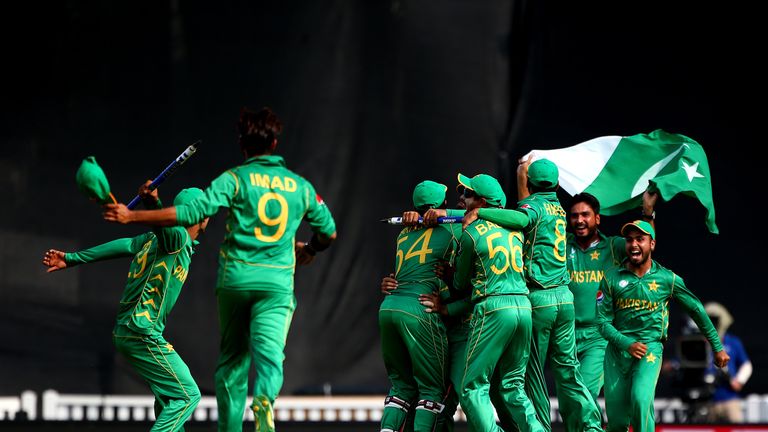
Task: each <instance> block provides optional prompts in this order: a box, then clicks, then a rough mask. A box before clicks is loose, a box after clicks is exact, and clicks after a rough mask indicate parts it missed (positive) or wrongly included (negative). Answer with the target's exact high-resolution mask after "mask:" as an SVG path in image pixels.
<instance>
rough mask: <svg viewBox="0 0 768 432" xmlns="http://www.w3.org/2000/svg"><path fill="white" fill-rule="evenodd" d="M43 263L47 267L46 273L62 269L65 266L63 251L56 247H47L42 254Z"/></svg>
mask: <svg viewBox="0 0 768 432" xmlns="http://www.w3.org/2000/svg"><path fill="white" fill-rule="evenodd" d="M43 265H44V266H46V267H48V270H46V272H47V273H50V272H55V271H58V270H64V269H65V268H67V261H66V260H65V259H64V252H62V251H60V250H56V249H48V250H47V251H45V255H43Z"/></svg>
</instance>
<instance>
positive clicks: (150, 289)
mask: <svg viewBox="0 0 768 432" xmlns="http://www.w3.org/2000/svg"><path fill="white" fill-rule="evenodd" d="M147 293H149V294H152V293H158V294H160V290H159V289H157V288H155V287H150V288H149V289H148V290H147Z"/></svg>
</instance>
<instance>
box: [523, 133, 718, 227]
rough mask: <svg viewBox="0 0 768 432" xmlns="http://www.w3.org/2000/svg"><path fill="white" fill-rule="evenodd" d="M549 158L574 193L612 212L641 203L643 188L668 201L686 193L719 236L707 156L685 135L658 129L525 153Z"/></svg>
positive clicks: (564, 182)
mask: <svg viewBox="0 0 768 432" xmlns="http://www.w3.org/2000/svg"><path fill="white" fill-rule="evenodd" d="M529 155H533V160H536V159H542V158H546V159H549V160H551V161H552V162H554V163H555V164H556V165H557V167H558V169H559V170H560V186H561V187H562V188H563V189H565V191H566V192H568V193H569V194H570V195H576V194H577V193H581V192H588V193H591V194H592V195H594V196H596V197H597V199H599V200H600V208H601V210H600V212H601V213H602V214H605V215H608V216H611V215H617V214H620V213H623V212H625V211H627V210H630V209H632V208H635V207H639V206H640V205H642V195H643V192H644V191H645V190H646V189H647V188H648V185H649V184H650V185H651V189H652V190H653V189H655V190H657V191H658V192H659V196H660V197H661V199H663V200H664V201H669V200H670V199H672V197H674V196H675V195H677V194H679V193H682V194H684V195H688V196H691V197H693V198H696V199H698V200H699V202H700V203H701V204H702V205H703V206H704V207H705V208H706V210H707V211H706V224H707V228H708V229H709V231H710V232H712V233H715V234H717V233H718V229H717V225H715V206H714V203H713V201H712V181H711V178H710V176H709V163H708V162H707V155H706V153H704V149H703V148H702V147H701V145H700V144H699V143H697V142H696V141H694V140H692V139H690V138H688V137H687V136H684V135H679V134H673V133H668V132H665V131H663V130H661V129H657V130H655V131H653V132H651V133H649V134H639V135H632V136H627V137H621V136H603V137H598V138H595V139H592V140H589V141H586V142H583V143H581V144H576V145H574V146H571V147H566V148H562V149H556V150H533V151H531V152H530V153H528V154H527V155H525V156H524V157H525V158H527V157H528V156H529Z"/></svg>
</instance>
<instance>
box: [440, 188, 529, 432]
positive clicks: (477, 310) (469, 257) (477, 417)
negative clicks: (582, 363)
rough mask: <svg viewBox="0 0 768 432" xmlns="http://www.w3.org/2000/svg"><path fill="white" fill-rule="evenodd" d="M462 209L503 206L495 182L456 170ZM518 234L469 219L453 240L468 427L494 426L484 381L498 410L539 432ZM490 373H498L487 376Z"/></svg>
mask: <svg viewBox="0 0 768 432" xmlns="http://www.w3.org/2000/svg"><path fill="white" fill-rule="evenodd" d="M459 179H460V182H461V184H462V185H465V187H466V190H465V192H464V196H465V199H466V204H467V210H472V209H474V208H480V207H496V208H503V207H504V205H505V203H506V196H505V194H504V191H503V190H502V188H501V185H499V182H498V181H497V180H496V179H495V178H493V177H491V176H489V175H486V174H479V175H476V176H475V177H472V178H469V177H466V176H464V175H461V174H460V175H459ZM522 248H523V237H522V233H520V232H516V231H510V230H507V229H505V228H502V227H500V226H498V225H496V224H494V223H492V222H486V221H475V222H473V223H471V224H470V225H468V226H467V228H466V229H465V230H464V232H463V234H462V236H461V238H460V240H459V252H458V256H457V258H456V268H455V274H454V275H453V280H452V285H453V287H454V288H455V289H467V290H469V291H470V292H471V300H472V302H473V303H474V309H473V312H472V322H471V323H470V328H471V333H470V335H469V340H468V341H467V351H466V365H465V372H464V378H463V380H462V384H461V388H460V393H459V394H460V395H459V399H460V403H461V406H462V408H463V409H464V412H465V413H466V415H467V420H468V421H469V422H470V423H471V424H472V426H473V428H474V430H476V431H482V432H485V431H501V430H502V429H501V428H500V427H499V426H498V425H497V424H496V419H495V415H494V411H493V407H492V405H491V403H490V402H491V401H490V397H489V393H490V392H491V389H490V387H491V381H495V382H497V383H498V396H499V399H500V401H503V403H500V404H498V405H496V410H497V411H499V417H502V416H509V417H511V418H512V419H514V421H515V423H516V424H517V425H518V427H519V428H520V430H522V431H537V432H538V431H543V430H544V429H543V427H542V425H541V423H540V422H539V420H538V419H537V418H536V411H535V410H534V407H533V406H532V405H531V401H530V400H529V399H528V396H527V395H526V393H525V370H526V365H527V363H528V356H529V353H530V351H529V350H530V347H531V309H530V307H531V304H530V301H529V300H528V288H526V286H525V281H524V278H523V256H522ZM494 374H498V375H497V376H494Z"/></svg>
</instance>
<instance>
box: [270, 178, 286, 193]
mask: <svg viewBox="0 0 768 432" xmlns="http://www.w3.org/2000/svg"><path fill="white" fill-rule="evenodd" d="M272 189H280V190H285V188H284V187H283V182H282V181H280V177H272Z"/></svg>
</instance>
